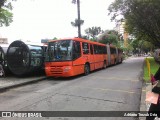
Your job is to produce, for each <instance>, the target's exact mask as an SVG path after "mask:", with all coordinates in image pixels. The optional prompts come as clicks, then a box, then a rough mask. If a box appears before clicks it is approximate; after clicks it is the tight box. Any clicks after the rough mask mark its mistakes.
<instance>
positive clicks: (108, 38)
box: [99, 30, 121, 47]
mask: <svg viewBox="0 0 160 120" xmlns="http://www.w3.org/2000/svg"><path fill="white" fill-rule="evenodd" d="M120 38H121V35H119V34H118V32H117V31H115V30H106V31H105V32H104V33H102V34H101V35H100V36H99V42H100V43H104V44H113V45H116V46H118V47H120Z"/></svg>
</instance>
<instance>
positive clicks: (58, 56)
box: [45, 38, 116, 77]
mask: <svg viewBox="0 0 160 120" xmlns="http://www.w3.org/2000/svg"><path fill="white" fill-rule="evenodd" d="M112 48H113V49H114V48H115V49H116V47H114V46H112ZM115 54H116V53H115ZM110 56H111V57H110V58H111V64H115V60H116V56H115V55H114V54H110ZM110 58H109V56H108V53H107V47H106V45H105V44H101V43H98V42H92V41H89V40H84V39H82V38H71V39H61V40H54V41H50V42H49V43H48V51H47V59H46V62H45V72H46V76H53V77H70V76H75V75H79V74H83V73H85V74H86V75H87V74H89V72H90V71H93V70H96V69H100V68H103V67H106V66H108V65H111V64H110V63H109V59H110Z"/></svg>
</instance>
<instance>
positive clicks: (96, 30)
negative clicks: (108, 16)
mask: <svg viewBox="0 0 160 120" xmlns="http://www.w3.org/2000/svg"><path fill="white" fill-rule="evenodd" d="M101 32H102V30H101V27H91V28H87V29H86V30H85V33H86V34H87V36H88V37H91V38H92V39H95V38H96V36H97V35H98V34H100V33H101Z"/></svg>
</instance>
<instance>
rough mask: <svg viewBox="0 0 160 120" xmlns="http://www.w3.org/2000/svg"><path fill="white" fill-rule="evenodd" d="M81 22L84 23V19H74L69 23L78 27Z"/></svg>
mask: <svg viewBox="0 0 160 120" xmlns="http://www.w3.org/2000/svg"><path fill="white" fill-rule="evenodd" d="M83 23H84V20H78V19H75V21H74V22H71V25H72V26H74V27H78V26H79V25H83Z"/></svg>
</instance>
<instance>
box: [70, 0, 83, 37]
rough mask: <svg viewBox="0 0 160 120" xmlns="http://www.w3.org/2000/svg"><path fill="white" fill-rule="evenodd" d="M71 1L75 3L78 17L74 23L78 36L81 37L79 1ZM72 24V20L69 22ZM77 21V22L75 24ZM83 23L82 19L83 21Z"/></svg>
mask: <svg viewBox="0 0 160 120" xmlns="http://www.w3.org/2000/svg"><path fill="white" fill-rule="evenodd" d="M72 3H73V4H76V3H77V15H78V19H77V20H75V25H76V26H77V27H78V37H81V25H82V24H81V23H82V20H81V18H80V2H79V0H72ZM72 23H73V24H74V22H71V24H72ZM76 23H77V24H76ZM83 23H84V21H83Z"/></svg>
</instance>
